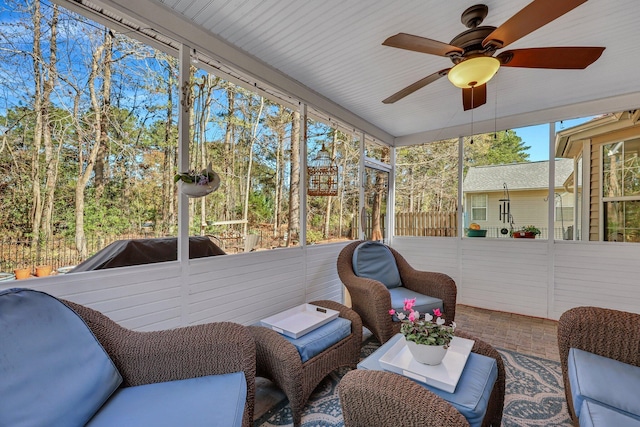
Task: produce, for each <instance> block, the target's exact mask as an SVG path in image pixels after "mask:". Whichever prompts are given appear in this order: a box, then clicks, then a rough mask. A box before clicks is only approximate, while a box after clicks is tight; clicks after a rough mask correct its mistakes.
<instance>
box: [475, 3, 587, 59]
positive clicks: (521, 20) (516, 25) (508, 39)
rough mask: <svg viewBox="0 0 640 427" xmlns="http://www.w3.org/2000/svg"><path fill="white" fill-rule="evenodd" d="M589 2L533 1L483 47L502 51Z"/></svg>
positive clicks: (493, 33)
mask: <svg viewBox="0 0 640 427" xmlns="http://www.w3.org/2000/svg"><path fill="white" fill-rule="evenodd" d="M586 1H587V0H533V1H532V2H531V3H529V4H528V5H527V6H525V7H524V8H523V9H522V10H520V12H518V13H516V14H515V15H513V16H512V17H511V18H509V19H508V20H507V22H505V23H504V24H502V25H500V26H499V27H498V28H496V29H495V30H493V32H492V33H491V34H489V35H488V36H487V37H486V38H485V39H484V40H483V41H482V46H483V47H486V46H487V45H489V44H491V45H493V46H495V47H496V48H498V49H500V48H503V47H506V46H507V45H509V44H511V43H513V42H515V41H516V40H519V39H520V38H522V37H524V36H526V35H527V34H529V33H531V32H533V31H535V30H537V29H538V28H540V27H542V26H544V25H546V24H548V23H549V22H551V21H553V20H554V19H557V18H559V17H561V16H562V15H564V14H565V13H567V12H569V11H571V10H573V9H575V8H576V7H578V6H580V5H581V4H582V3H584V2H586Z"/></svg>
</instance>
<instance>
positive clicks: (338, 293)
mask: <svg viewBox="0 0 640 427" xmlns="http://www.w3.org/2000/svg"><path fill="white" fill-rule="evenodd" d="M348 243H350V242H340V243H333V244H327V245H313V246H308V247H307V249H306V259H307V271H306V283H307V288H306V299H305V302H309V301H317V300H332V301H337V302H340V303H344V285H343V284H342V281H341V280H340V278H339V277H338V268H337V261H338V254H339V253H340V251H341V250H342V248H344V247H345V246H346V245H347V244H348Z"/></svg>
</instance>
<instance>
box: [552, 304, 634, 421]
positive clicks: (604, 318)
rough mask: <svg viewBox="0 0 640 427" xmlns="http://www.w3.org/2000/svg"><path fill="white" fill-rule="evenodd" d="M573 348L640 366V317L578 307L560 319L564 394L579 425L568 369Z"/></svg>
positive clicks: (559, 335) (573, 418)
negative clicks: (570, 352)
mask: <svg viewBox="0 0 640 427" xmlns="http://www.w3.org/2000/svg"><path fill="white" fill-rule="evenodd" d="M570 348H577V349H580V350H584V351H588V352H590V353H594V354H598V355H600V356H603V357H608V358H610V359H614V360H619V361H620V362H624V363H627V364H630V365H634V366H640V314H636V313H628V312H624V311H618V310H611V309H606V308H599V307H576V308H572V309H570V310H568V311H566V312H564V313H563V314H562V316H560V320H559V321H558V349H559V353H560V363H561V365H562V378H563V380H564V392H565V395H566V398H567V404H568V405H567V406H568V407H569V413H570V415H571V418H572V420H573V421H574V423H576V424H577V418H576V415H575V411H574V408H573V400H572V398H571V385H570V384H569V375H568V366H567V365H568V360H569V349H570Z"/></svg>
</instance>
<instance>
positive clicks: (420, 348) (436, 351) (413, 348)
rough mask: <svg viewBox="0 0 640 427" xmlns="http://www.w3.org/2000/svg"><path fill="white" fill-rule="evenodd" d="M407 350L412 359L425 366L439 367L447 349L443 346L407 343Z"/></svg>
mask: <svg viewBox="0 0 640 427" xmlns="http://www.w3.org/2000/svg"><path fill="white" fill-rule="evenodd" d="M407 348H408V349H409V351H410V352H411V354H412V355H413V358H414V359H416V360H417V361H418V362H420V363H423V364H425V365H439V364H440V363H441V362H442V359H444V356H446V355H447V348H445V346H443V345H424V344H416V343H414V342H413V341H407Z"/></svg>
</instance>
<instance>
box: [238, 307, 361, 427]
mask: <svg viewBox="0 0 640 427" xmlns="http://www.w3.org/2000/svg"><path fill="white" fill-rule="evenodd" d="M310 304H314V305H317V306H321V307H324V308H329V309H332V310H336V311H339V312H340V317H342V318H345V319H348V320H350V321H351V335H349V336H348V337H346V338H344V339H343V340H342V341H339V342H338V343H336V344H334V345H332V346H331V347H329V348H327V349H326V350H324V351H323V352H321V353H320V354H318V355H316V356H315V357H313V358H311V359H309V360H307V361H306V362H304V363H302V360H301V358H300V354H299V353H298V350H297V349H296V348H295V346H294V345H293V344H291V343H290V342H289V341H287V340H286V339H285V338H284V337H283V336H282V335H280V334H279V333H277V332H275V331H273V330H271V329H268V328H265V327H263V326H249V330H250V331H251V333H252V334H253V337H254V339H255V342H256V365H257V366H256V368H257V369H256V376H259V377H264V378H267V379H269V380H271V381H273V383H274V384H276V385H277V386H278V387H279V388H280V389H281V390H282V391H283V392H284V393H285V394H286V395H287V398H288V399H289V403H290V405H291V411H292V414H293V425H294V426H296V427H297V426H299V425H300V423H301V421H302V409H303V408H304V405H305V403H306V402H307V399H308V398H309V396H310V395H311V393H312V392H313V390H314V389H315V388H316V386H317V385H318V384H319V383H320V381H322V380H323V379H324V377H326V376H327V375H328V374H329V373H330V372H332V371H333V370H335V369H337V368H339V367H341V366H349V367H352V368H355V367H356V364H357V363H358V358H359V356H360V347H361V346H362V321H361V320H360V316H358V314H357V313H356V312H355V311H353V310H351V309H350V308H348V307H345V306H344V305H342V304H340V303H337V302H335V301H325V300H323V301H312V302H310Z"/></svg>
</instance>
